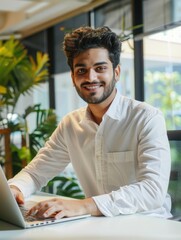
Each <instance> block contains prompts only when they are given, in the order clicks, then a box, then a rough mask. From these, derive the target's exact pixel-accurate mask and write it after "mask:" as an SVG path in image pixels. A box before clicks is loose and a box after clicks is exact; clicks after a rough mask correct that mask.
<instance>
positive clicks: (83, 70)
mask: <svg viewBox="0 0 181 240" xmlns="http://www.w3.org/2000/svg"><path fill="white" fill-rule="evenodd" d="M85 72H86V70H85V68H79V69H78V70H77V74H79V75H81V74H84V73H85Z"/></svg>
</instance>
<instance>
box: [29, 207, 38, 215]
mask: <svg viewBox="0 0 181 240" xmlns="http://www.w3.org/2000/svg"><path fill="white" fill-rule="evenodd" d="M38 205H39V204H36V205H35V206H34V207H32V208H31V209H30V210H29V211H28V212H27V215H28V216H29V215H32V216H34V215H35V214H37V212H38V210H39V206H38Z"/></svg>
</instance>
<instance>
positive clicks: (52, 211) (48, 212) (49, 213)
mask: <svg viewBox="0 0 181 240" xmlns="http://www.w3.org/2000/svg"><path fill="white" fill-rule="evenodd" d="M57 212H58V211H57V210H56V209H55V207H54V206H52V207H50V208H48V209H46V210H45V211H44V212H43V213H42V217H44V218H48V217H55V215H56V214H57Z"/></svg>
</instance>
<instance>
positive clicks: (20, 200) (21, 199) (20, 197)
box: [10, 185, 24, 205]
mask: <svg viewBox="0 0 181 240" xmlns="http://www.w3.org/2000/svg"><path fill="white" fill-rule="evenodd" d="M10 189H11V192H12V194H13V195H14V197H15V199H16V201H17V203H18V204H20V205H22V204H24V197H23V194H22V192H21V191H20V190H19V188H18V187H16V186H14V185H10Z"/></svg>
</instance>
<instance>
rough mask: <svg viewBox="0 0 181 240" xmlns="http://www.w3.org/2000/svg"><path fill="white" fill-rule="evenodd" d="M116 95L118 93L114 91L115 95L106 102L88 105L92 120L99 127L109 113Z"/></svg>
mask: <svg viewBox="0 0 181 240" xmlns="http://www.w3.org/2000/svg"><path fill="white" fill-rule="evenodd" d="M115 95H116V91H113V93H112V94H111V95H110V96H109V97H108V98H107V99H106V100H105V101H104V102H102V103H99V104H88V107H89V110H90V112H91V115H92V119H93V121H94V122H96V123H97V124H98V125H99V124H100V123H101V122H102V117H103V116H104V114H105V113H106V112H107V110H108V108H109V106H110V105H111V103H112V101H113V99H114V97H115Z"/></svg>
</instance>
